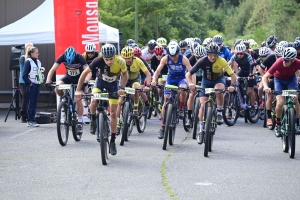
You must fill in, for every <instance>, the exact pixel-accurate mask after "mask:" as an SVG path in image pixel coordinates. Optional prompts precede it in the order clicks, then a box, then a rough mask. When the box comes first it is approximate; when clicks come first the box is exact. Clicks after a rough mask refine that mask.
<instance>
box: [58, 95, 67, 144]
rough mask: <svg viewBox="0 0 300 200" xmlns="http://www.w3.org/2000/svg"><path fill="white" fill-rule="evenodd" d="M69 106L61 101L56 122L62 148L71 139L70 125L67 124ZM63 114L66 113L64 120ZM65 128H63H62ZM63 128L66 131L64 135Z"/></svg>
mask: <svg viewBox="0 0 300 200" xmlns="http://www.w3.org/2000/svg"><path fill="white" fill-rule="evenodd" d="M68 110H69V109H68V105H67V102H65V101H61V102H60V103H59V105H58V109H57V121H56V127H57V137H58V141H59V144H60V145H61V146H65V145H66V144H67V143H68V138H69V123H66V121H67V120H66V117H67V116H68ZM62 112H64V119H62V117H63V116H62V115H61V114H62ZM62 120H63V121H64V123H61V121H62ZM62 126H63V127H62ZM62 128H63V130H64V131H65V134H62Z"/></svg>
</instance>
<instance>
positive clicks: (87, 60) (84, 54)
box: [82, 51, 101, 64]
mask: <svg viewBox="0 0 300 200" xmlns="http://www.w3.org/2000/svg"><path fill="white" fill-rule="evenodd" d="M82 56H83V57H84V59H85V60H86V62H87V64H91V63H92V61H93V60H94V59H95V58H97V57H99V56H101V53H99V52H98V51H95V52H94V55H93V57H92V58H90V57H88V55H87V53H86V52H84V53H83V54H82Z"/></svg>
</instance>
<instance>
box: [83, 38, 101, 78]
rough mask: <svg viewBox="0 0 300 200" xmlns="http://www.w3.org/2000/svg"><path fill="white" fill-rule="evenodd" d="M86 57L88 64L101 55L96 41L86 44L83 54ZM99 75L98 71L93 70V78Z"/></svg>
mask: <svg viewBox="0 0 300 200" xmlns="http://www.w3.org/2000/svg"><path fill="white" fill-rule="evenodd" d="M82 56H83V57H84V59H85V60H86V62H87V64H91V63H92V61H93V60H94V59H95V58H97V57H99V56H101V53H99V52H98V51H96V45H95V44H94V43H88V44H86V45H85V52H84V53H83V54H82ZM96 76H97V71H96V70H95V71H92V77H91V80H95V79H96Z"/></svg>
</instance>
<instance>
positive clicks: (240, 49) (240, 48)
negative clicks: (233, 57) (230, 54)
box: [234, 43, 246, 52]
mask: <svg viewBox="0 0 300 200" xmlns="http://www.w3.org/2000/svg"><path fill="white" fill-rule="evenodd" d="M234 50H235V51H236V52H245V51H246V46H245V45H244V44H243V43H240V44H238V45H236V46H235V47H234Z"/></svg>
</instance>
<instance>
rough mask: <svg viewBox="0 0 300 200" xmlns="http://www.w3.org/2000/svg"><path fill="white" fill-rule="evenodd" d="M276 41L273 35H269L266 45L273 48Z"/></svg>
mask: <svg viewBox="0 0 300 200" xmlns="http://www.w3.org/2000/svg"><path fill="white" fill-rule="evenodd" d="M276 42H277V38H276V36H275V35H271V36H269V37H268V39H267V40H266V45H267V46H268V47H269V48H273V47H274V46H275V45H276Z"/></svg>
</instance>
